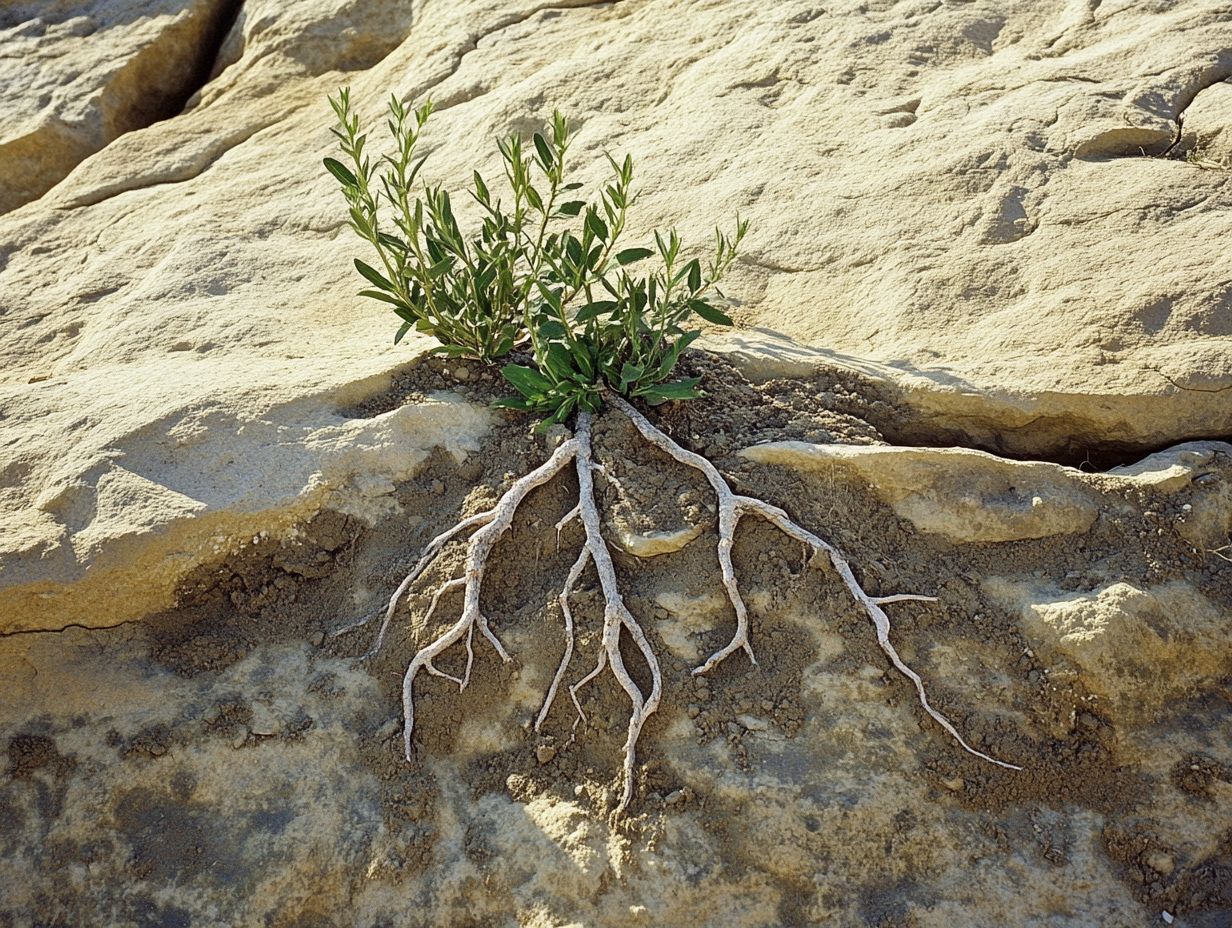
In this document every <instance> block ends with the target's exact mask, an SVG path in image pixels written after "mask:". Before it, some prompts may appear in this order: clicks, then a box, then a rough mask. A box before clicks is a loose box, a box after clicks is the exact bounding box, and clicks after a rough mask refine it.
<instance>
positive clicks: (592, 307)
mask: <svg viewBox="0 0 1232 928" xmlns="http://www.w3.org/2000/svg"><path fill="white" fill-rule="evenodd" d="M616 306H617V304H616V301H615V300H596V301H595V302H593V303H587V304H586V305H584V306H583V307H582V308H581V309H579V310H578V311H577V315H576V316H574V317H573V318H574V321H576V322H589V321H590V320H591V319H594V318H595V316H602V315H603V314H604V313H610V312H611V311H612V310H613V309H615V308H616Z"/></svg>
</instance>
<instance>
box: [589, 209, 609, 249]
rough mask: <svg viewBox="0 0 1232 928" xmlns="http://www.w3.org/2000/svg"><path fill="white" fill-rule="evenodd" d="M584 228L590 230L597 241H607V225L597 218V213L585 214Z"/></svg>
mask: <svg viewBox="0 0 1232 928" xmlns="http://www.w3.org/2000/svg"><path fill="white" fill-rule="evenodd" d="M586 228H588V229H590V231H591V232H592V233H593V234H594V236H595V238H597V239H598V240H599V241H601V242H606V241H607V223H605V222H604V221H603V220H602V219H600V218H599V214H598V213H594V212H591V213H587V214H586Z"/></svg>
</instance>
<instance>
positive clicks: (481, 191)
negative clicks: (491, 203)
mask: <svg viewBox="0 0 1232 928" xmlns="http://www.w3.org/2000/svg"><path fill="white" fill-rule="evenodd" d="M475 193H476V194H478V196H479V202H480V203H485V204H486V203H487V202H488V199H489V196H488V185H487V184H485V183H484V182H483V178H482V177H481V176H480V175H479V172H478V171H476V172H475Z"/></svg>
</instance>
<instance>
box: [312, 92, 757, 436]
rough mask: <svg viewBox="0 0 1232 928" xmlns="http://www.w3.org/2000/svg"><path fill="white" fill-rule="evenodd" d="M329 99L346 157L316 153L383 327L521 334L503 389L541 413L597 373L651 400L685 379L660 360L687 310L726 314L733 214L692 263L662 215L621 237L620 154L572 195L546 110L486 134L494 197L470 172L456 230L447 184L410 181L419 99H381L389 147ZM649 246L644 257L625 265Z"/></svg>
mask: <svg viewBox="0 0 1232 928" xmlns="http://www.w3.org/2000/svg"><path fill="white" fill-rule="evenodd" d="M330 104H331V106H332V107H333V109H334V113H335V115H336V116H337V120H338V124H337V126H336V127H335V128H334V130H333V132H334V134H335V135H336V136H337V138H338V140H339V144H340V148H341V152H342V154H343V156H344V158H345V159H346V162H347V163H345V164H344V163H343V162H342V161H339V160H337V159H334V158H326V159H325V167H326V168H327V169H328V170H329V172H330V173H331V174H332V175H333V176H334V177H335V178H336V179H337V180H338V182H339V183H340V184H341V186H342V191H343V194H344V196H345V197H346V201H347V206H348V208H349V212H350V225H351V228H352V229H354V231H355V232H356V234H357V235H359V236H360V238H362V239H364V240H365V241H367V242H369V243H370V244H371V245H372V247H373V248H374V249H375V251H376V254H377V257H378V258H379V259H380V265H381V269H378V268H375V267H373V266H371V265H369V264H366V263H365V262H363V261H360V260H356V261H355V267H356V269H357V270H358V271H359V273H360V274H361V275H362V276H363V277H364V279H365V280H366V282H367V283H368V284H369V285H370V286H369V287H368V288H366V289H364V290H362V291H360V293H361V295H363V296H366V297H370V298H372V299H375V300H380V301H381V302H383V303H386V304H388V305H390V306H391V307H392V308H393V311H394V312H395V313H396V314H397V315H398V317H399V318H400V319H401V320H402V325H401V327H400V328H399V329H398V332H397V334H396V335H395V337H394V341H395V342H398V341H400V340H401V339H402V338H403V337H404V336H405V335H406V333H407V332H408V331H410V330H411V329H412V328H414V329H416V330H418V331H420V332H424V333H427V334H429V335H431V336H433V337H434V338H435V339H436V340H437V341H439V342H440V343H441V344H440V347H438V348H436V349H435V350H436V351H437V352H440V353H442V354H445V355H448V356H450V357H472V358H477V359H479V360H481V361H485V362H493V361H497V360H499V359H501V358H504V357H505V356H506V355H508V354H509V352H510V351H512V350H513V349H514V348H517V347H525V348H527V349H529V351H530V353H531V356H532V358H533V365H532V366H528V365H520V364H506V365H505V367H504V374H505V377H506V379H507V380H508V381H509V382H510V383H511V384H512V385H513V387H514V388H515V389H516V390H517V395H516V396H513V397H510V398H508V399H506V400H504V401H502V405H505V406H509V407H512V408H516V409H523V410H526V411H529V412H533V413H537V414H540V415H542V416H544V417H545V420H546V422H549V423H551V422H562V421H564V420H565V419H566V418H568V417H569V416H570V415H571V414H572V413H573V412H575V411H577V410H586V411H589V412H597V411H598V409H599V407H600V406H601V405H602V392H603V390H604V388H607V389H611V390H614V391H616V392H617V393H618V394H620V395H623V396H629V397H639V398H642V399H644V400H646V401H647V402H650V403H659V402H663V401H665V400H683V399H690V398H692V397H695V396H698V395H699V393H698V389H697V385H698V381H697V379H696V378H689V379H685V380H679V381H672V380H671V376H672V373H673V370H674V369H675V366H676V363H677V361H678V360H679V359H680V355H681V353H682V352H683V351H684V350H685V348H687V347H688V346H689V345H690V344H691V343H692V342H693V340H694V339H696V338H697V336H698V334H699V331H698V330H697V329H691V328H689V323H690V321H692V319H693V317H694V316H696V317H698V318H700V319H703V320H705V321H707V322H711V323H714V324H716V325H731V324H732V321H731V319H730V318H729V317H728V316H727V314H726V313H724V312H723V310H722V309H720V308H719V307H720V306H721V305H722V303H723V298H722V294H721V293H720V291H719V289H718V284H719V282H720V281H721V280H722V279H723V276H724V275H725V274H726V273H727V271H728V269H729V268H730V267H731V264H732V262H733V261H734V260H735V258H736V254H737V250H738V248H739V246H740V242H741V240H742V239H743V237H744V235H745V232H746V231H747V230H748V223H747V221H745V220H741V219H739V217H737V220H736V226H735V230H734V232H732V233H731V234H727V233H724V232H722V231H721V230H718V229H716V230H715V243H714V253H713V255H712V256H711V257H710V258H709V260H708V261H707V262H706V263H705V264H704V265H703V263H702V261H701V259H699V258H689V259H686V258H684V257H682V254H681V241H680V237H679V236H678V235H677V234H676V231H675V230H674V229H671V230H669V231H667V232H665V233H660V232H656V233H655V234H654V244H655V248H654V249H650V248H643V247H629V248H621V247H619V243H620V239H621V236H622V234H623V233H624V231H625V224H626V218H627V215H628V210H629V207H630V206H631V205H632V204H633V202H634V200H635V196H634V194H633V159H632V158H631V157H630V156H628V155H626V156H625V157H624V158H623V159H622V160H620V161H617V160H616V159H615V158H612V157H611V156H610V155H609V156H608V161H609V163H610V164H611V166H612V170H613V177H612V179H611V180H610V182H608V183H607V184H606V185H605V186H604V187H603V189H602V190H601V191H600V192H599V194H598V196H597V197H596V198H594V199H593V200H591V201H590V202H588V201H586V200H583V199H578V198H577V197H578V196H579V193H578V191H579V190H580V189H581V186H582V185H581V184H579V183H576V182H567V180H566V165H567V155H568V151H569V144H570V141H571V139H570V131H569V123H568V121H567V120H566V119H565V117H564V116H562V115H561V114H560V113H559V112H557V113H555V114H553V117H552V120H551V123H550V124H549V125H548V126H546V127H545V130H544V132H541V133H540V132H537V133H535V134H534V135H533V136H532V137H531V139H530V140H529V143H528V142H526V141H525V140H523V139H522V138H520V137H518V136H512V137H510V138H507V139H504V140H502V141H500V142H499V143H498V145H499V149H500V154H501V158H502V161H503V165H504V175H505V186H506V187H507V189H508V194H509V202H508V203H506V201H504V200H502V199H501V198H500V197H499V196H496V195H494V194H493V192H492V188H491V187H490V186H489V184H488V182H487V181H486V180H485V179H484V178H483V176H482V175H481V174H480V173H479V172H478V171H475V172H474V177H473V186H472V187H471V189H470V190H469V191H468V193H469V195H470V196H471V198H473V199H474V201H475V202H476V203H477V204H478V205H479V207H480V210H481V214H482V215H481V220H480V223H479V227H478V230H477V231H474V232H471V233H466V232H463V230H462V229H461V227H460V226H459V224H458V222H457V219H456V218H455V216H454V212H453V205H452V203H451V200H450V196H449V193H448V191H446V190H444V189H442V188H441V187H439V186H433V185H431V184H428V183H424V182H420V183H419V186H418V187H417V186H416V184H417V182H418V181H420V175H421V171H422V168H423V165H424V160H425V158H424V157H416V155H415V149H416V145H417V143H418V140H419V136H420V132H421V131H422V130H423V128H424V126H425V125H426V124H427V122H428V119H429V117H430V116H431V114H432V104H431V103H425V104H423V105H422V106H420V107H419V108H418V109H415V110H414V111H411V110H408V109H407V108H406V107H405V106H404V105H403V104H402V102H401V101H400V100H398V99H397V97H393V98H391V99H390V101H389V105H388V111H389V118H388V121H387V128H388V130H389V134H390V137H391V139H392V141H393V148H394V150H393V152H392V153H390V154H386V155H383V156H380V157H379V158H377V159H376V160H373V157H372V156H371V155H370V154H369V153H368V151H367V141H368V136H367V135H366V134H365V133H364V132H363V131H362V128H361V126H360V121H359V117H358V116H357V115H356V114H355V112H354V110H353V109H352V107H351V99H350V93H349V90H347V89H343V90H341V91H339V93H338V95H337V97H336V98H331V99H330ZM386 216H389V217H391V218H389V219H386ZM651 258H657V259H658V260H657V267H656V268H655V269H654V270H652V271H649V272H645V271H638V270H637V267H639V266H643V262H646V261H647V260H648V259H651Z"/></svg>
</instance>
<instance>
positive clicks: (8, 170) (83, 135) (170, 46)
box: [0, 0, 243, 214]
mask: <svg viewBox="0 0 1232 928" xmlns="http://www.w3.org/2000/svg"><path fill="white" fill-rule="evenodd" d="M242 6H243V0H217V2H215V3H214V4H212V5H210V6H208V7H207V8H206V9H204V10H203V11H202V12H201V13H200V14H199V16H197V17H194V16H192V15H190V16H188V17H185V19H184V20H183V21H181V22H177V23H176V24H174V25H173V26H171V27H169V28H168V29H167V30H165V31H164V32H163V33H162V34H160V35H159V36H158V38H156V39H155V40H154V41H152V42H150V43H149V44H148V45H146V46H145V47H144V48H142V49H141V50H140V51H138V52H137V53H136V54H135V55H133V57H132V58H131V59H130V60H129V61H128V62H127V63H126V64H125V65H124V66H123V67H122V68H121V69H120V70H119V71H117V72H116V73H115V74H114V75H113V76H112V77H111V79H110V80H109V81H108V83H107V84H106V85H105V86H103V87H102V88H100V94H99V102H98V104H97V111H96V112H95V113H94V115H93V116H92V117H91V119H90V120H89V121H88V122H87V124H84V125H74V124H69V123H65V122H62V121H61V120H59V119H56V118H55V117H52V116H48V117H47V118H46V119H45V120H44V123H43V125H42V126H40V128H39V129H38V130H36V131H35V132H33V133H30V134H28V135H25V136H22V137H20V138H17V139H14V140H12V141H10V142H8V143H7V144H4V145H0V174H2V176H4V177H5V178H6V181H7V182H8V183H9V184H10V185H9V186H7V187H4V188H0V214H3V213H6V212H9V211H10V210H14V209H17V208H18V207H20V206H24V205H25V204H27V203H30V202H33V201H35V200H38V199H39V198H40V197H42V196H43V195H44V194H46V193H47V192H48V191H49V190H51V189H52V188H54V187H55V186H56V185H57V184H59V183H60V181H62V180H63V179H64V178H65V177H67V176H68V175H69V174H70V173H71V172H72V171H73V169H74V168H76V167H77V165H79V164H80V163H81V162H83V161H85V160H86V159H87V158H89V157H90V156H91V155H94V154H96V153H97V152H99V151H101V150H102V149H103V148H106V147H107V146H108V145H110V144H111V143H112V142H114V141H115V140H116V139H117V138H119V137H120V136H122V135H125V134H127V133H129V132H133V131H135V130H137V129H144V128H146V127H148V126H151V125H153V124H155V123H157V122H162V121H163V120H166V119H170V118H172V117H173V116H177V115H179V114H180V113H181V112H183V110H184V106H185V104H186V103H187V102H188V101H189V100H191V99H192V97H193V96H194V95H195V94H196V93H197V92H198V91H199V90H200V89H201V87H202V86H203V85H204V84H205V83H206V82H207V81H208V80H209V77H210V73H211V70H212V68H213V65H214V61H215V60H216V58H217V57H218V53H219V49H220V48H221V46H222V43H223V41H224V39H225V38H226V36H227V33H228V31H229V30H230V28H231V26H232V24H233V23H234V22H235V20H236V17H237V16H238V15H239V12H240V9H241V8H242ZM186 34H187V35H186ZM181 43H183V44H184V45H188V46H189V48H188V50H187V54H183V51H184V50H183V47H182V45H181ZM177 46H180V47H179V48H177ZM177 51H180V52H181V55H182V57H181V56H179V55H177V54H176V52H177ZM156 76H157V77H158V78H160V79H158V80H155V79H153V78H155V77H156ZM176 77H179V79H178V80H177V79H176ZM31 164H34V165H39V166H41V170H40V171H32V170H30V165H31ZM13 178H20V179H21V181H20V182H21V185H20V186H17V185H15V184H13V182H12V179H13Z"/></svg>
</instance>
